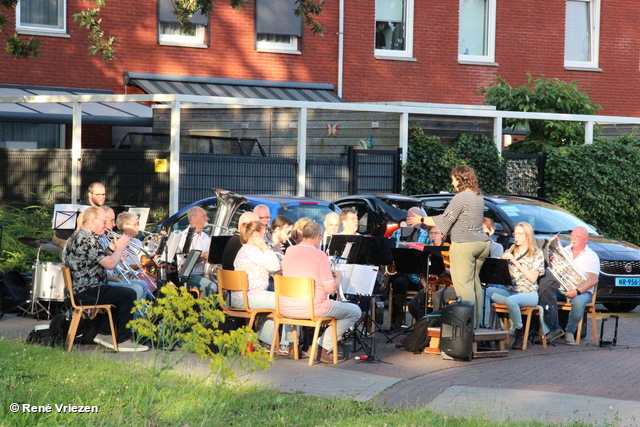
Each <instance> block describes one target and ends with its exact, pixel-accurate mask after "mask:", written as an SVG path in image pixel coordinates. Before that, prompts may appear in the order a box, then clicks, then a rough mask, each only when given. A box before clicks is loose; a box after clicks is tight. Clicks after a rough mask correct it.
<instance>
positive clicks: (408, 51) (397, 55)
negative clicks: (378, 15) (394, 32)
mask: <svg viewBox="0 0 640 427" xmlns="http://www.w3.org/2000/svg"><path fill="white" fill-rule="evenodd" d="M405 1H406V2H407V7H406V11H405V12H406V13H405V17H404V19H405V25H406V34H405V43H404V50H391V49H375V35H376V33H375V28H376V27H375V22H374V26H373V32H372V35H373V37H374V56H375V57H376V58H377V59H397V60H414V59H413V2H414V0H405Z"/></svg>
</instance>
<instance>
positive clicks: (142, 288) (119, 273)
mask: <svg viewBox="0 0 640 427" xmlns="http://www.w3.org/2000/svg"><path fill="white" fill-rule="evenodd" d="M100 209H102V210H104V211H105V213H106V214H107V224H106V225H105V231H106V233H105V234H103V235H102V236H100V239H99V241H100V245H101V246H102V248H103V249H105V250H106V251H107V253H109V254H110V253H112V252H113V250H114V249H115V247H114V246H113V243H112V242H111V241H112V238H110V237H108V236H107V234H110V233H111V232H112V231H113V227H114V226H115V225H116V216H115V213H114V212H113V209H111V208H110V207H108V206H100ZM134 217H135V216H134ZM136 234H137V233H136ZM128 236H129V237H131V235H128ZM126 252H127V249H126V248H125V251H124V252H123V253H122V255H121V257H120V261H119V262H118V264H117V265H116V267H115V268H114V269H109V270H107V283H108V284H109V285H111V286H122V287H124V288H129V289H133V290H134V291H135V293H136V300H142V299H147V300H153V295H152V294H151V292H150V291H149V287H148V285H147V283H146V282H144V281H142V280H138V279H137V275H136V271H135V270H133V268H131V267H130V266H129V264H127V263H126V261H125V259H124V258H125V257H126Z"/></svg>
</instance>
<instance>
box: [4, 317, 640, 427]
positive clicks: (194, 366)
mask: <svg viewBox="0 0 640 427" xmlns="http://www.w3.org/2000/svg"><path fill="white" fill-rule="evenodd" d="M607 316H609V313H607V312H603V313H598V318H599V319H600V318H602V317H607ZM38 323H46V322H39V321H36V320H33V319H26V318H22V317H17V316H15V315H5V317H4V318H3V319H1V320H0V335H2V336H5V337H10V338H16V339H24V338H25V337H26V335H27V334H28V332H29V331H30V330H31V329H32V328H33V326H34V325H35V324H38ZM607 323H608V324H607V328H608V329H607V330H606V332H609V333H612V330H613V328H612V324H611V323H612V322H607ZM598 327H600V320H598ZM609 335H610V334H609ZM590 337H591V332H590V331H589V335H588V338H587V339H584V340H583V341H582V343H581V344H580V346H577V347H571V346H566V345H564V344H558V345H557V346H555V347H553V346H550V347H549V348H547V349H546V350H545V349H543V348H542V346H540V345H532V346H530V347H529V348H528V349H527V350H526V351H513V352H511V354H510V355H509V356H508V357H503V358H494V359H476V360H473V361H471V362H455V361H450V360H443V359H442V358H441V357H440V356H436V355H429V354H419V355H414V354H411V353H409V352H407V351H405V350H403V349H400V348H396V343H397V342H401V340H402V337H399V338H397V339H396V340H395V342H392V343H387V342H385V340H383V339H382V338H381V336H379V339H378V352H377V354H378V356H379V357H380V359H381V360H382V361H383V363H366V362H365V363H363V362H358V361H355V360H353V359H351V360H348V361H345V362H342V363H340V364H338V365H337V366H333V365H323V364H316V365H314V366H312V367H309V366H308V365H307V364H306V362H307V361H294V360H290V359H286V358H278V359H277V360H276V363H275V364H274V365H273V367H272V368H271V369H270V370H268V371H264V372H258V373H256V374H254V375H252V376H251V377H245V378H244V379H246V380H248V381H252V382H256V383H259V384H263V385H266V386H270V387H274V388H276V389H279V390H282V391H285V392H302V393H306V394H310V395H315V396H337V397H351V398H353V399H356V400H361V401H367V400H371V401H372V402H373V403H375V404H377V405H384V406H393V407H420V406H427V407H429V408H430V409H433V410H434V411H437V412H441V413H443V414H448V415H450V416H465V415H473V416H481V417H486V418H489V419H494V420H498V421H500V420H505V419H512V420H518V421H519V420H539V421H547V422H558V423H566V422H569V421H581V422H584V423H589V424H594V425H619V426H636V425H638V424H640V369H638V366H639V365H640V352H639V351H638V349H639V348H640V309H636V310H635V311H634V312H632V313H626V314H621V315H620V326H619V333H618V345H617V346H616V347H612V348H600V347H598V346H597V345H593V343H592V342H591V339H590ZM607 338H608V339H611V336H608V337H607V336H605V339H607ZM74 348H75V347H74ZM77 351H100V350H99V349H97V348H96V347H94V346H78V347H77ZM140 356H141V355H135V356H134V355H132V354H130V353H129V354H116V353H113V354H110V357H113V358H115V359H123V358H127V357H129V358H130V357H140ZM150 356H151V354H149V353H146V354H144V355H142V357H145V358H146V357H150ZM180 369H181V370H185V371H189V372H202V373H203V374H206V373H207V367H206V364H205V363H204V362H202V361H200V360H198V359H197V358H195V357H194V358H187V359H186V360H185V361H184V362H183V363H182V365H181V366H180Z"/></svg>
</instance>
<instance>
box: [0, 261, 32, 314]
mask: <svg viewBox="0 0 640 427" xmlns="http://www.w3.org/2000/svg"><path fill="white" fill-rule="evenodd" d="M27 296H28V294H27V281H26V280H25V278H24V277H23V276H22V274H20V273H19V272H17V271H9V272H7V273H4V275H3V277H2V281H0V306H1V308H2V311H4V312H5V313H8V312H10V311H12V310H14V309H15V308H16V307H18V306H19V305H22V304H24V303H25V302H26V301H27Z"/></svg>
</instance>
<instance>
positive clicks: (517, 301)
mask: <svg viewBox="0 0 640 427" xmlns="http://www.w3.org/2000/svg"><path fill="white" fill-rule="evenodd" d="M513 237H514V240H515V243H514V244H513V246H511V247H510V248H509V249H507V250H506V251H505V253H504V254H503V255H502V258H503V259H506V260H508V261H509V274H510V276H511V285H508V286H506V288H505V289H501V288H487V292H486V297H485V298H486V300H485V310H489V308H490V304H491V301H494V302H497V303H499V304H506V306H507V309H508V310H509V318H510V319H511V322H513V326H514V327H515V339H514V341H513V346H512V347H511V348H512V349H513V350H522V345H523V343H524V340H525V339H526V338H527V337H525V336H524V331H523V329H522V326H523V325H522V313H521V311H520V307H531V306H536V305H538V278H539V277H540V276H541V275H543V274H544V256H543V254H542V250H541V249H540V248H538V244H537V243H536V239H535V237H534V235H533V228H532V227H531V224H529V223H528V222H521V223H518V225H516V227H515V229H514V232H513ZM485 316H486V318H488V316H487V313H486V312H485Z"/></svg>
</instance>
